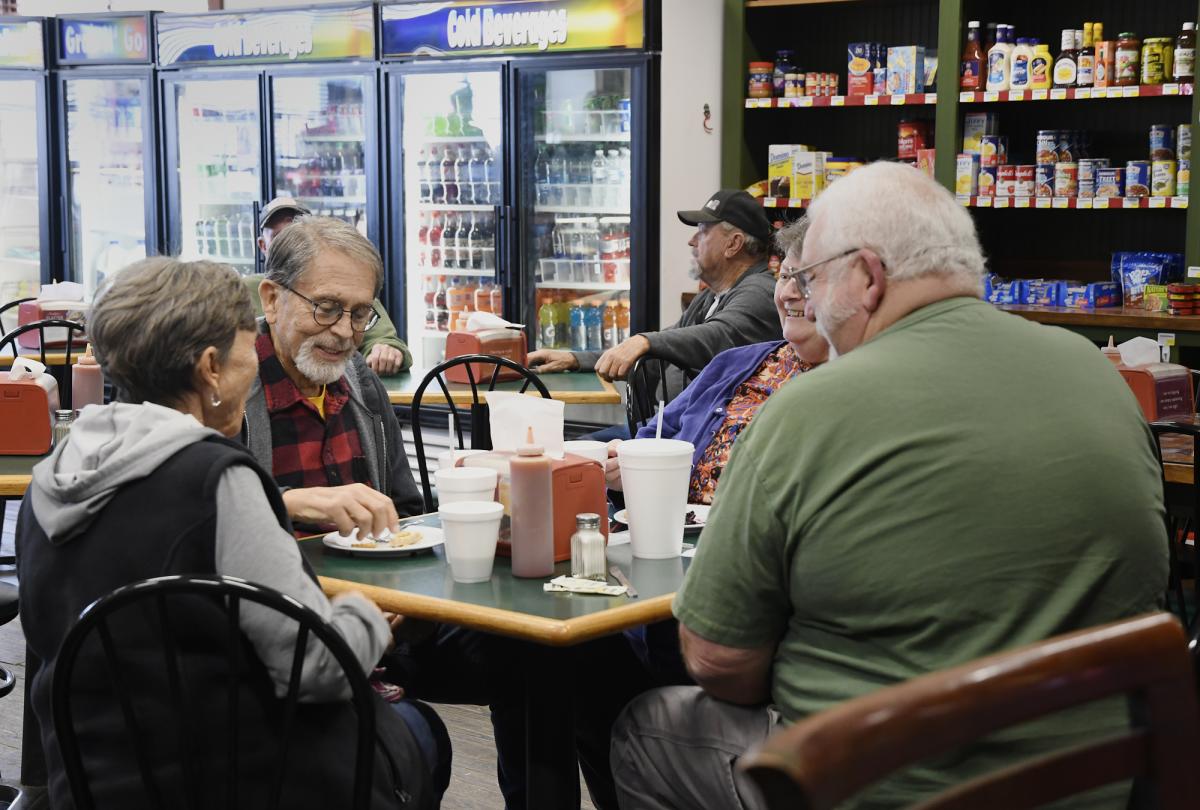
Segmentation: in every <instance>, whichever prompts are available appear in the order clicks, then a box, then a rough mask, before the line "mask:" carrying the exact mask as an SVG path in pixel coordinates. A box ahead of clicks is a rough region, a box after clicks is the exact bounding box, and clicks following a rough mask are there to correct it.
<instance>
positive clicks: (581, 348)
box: [570, 303, 588, 352]
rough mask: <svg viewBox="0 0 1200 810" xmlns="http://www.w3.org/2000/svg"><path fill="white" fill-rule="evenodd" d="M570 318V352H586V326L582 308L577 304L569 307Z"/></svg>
mask: <svg viewBox="0 0 1200 810" xmlns="http://www.w3.org/2000/svg"><path fill="white" fill-rule="evenodd" d="M570 317H571V351H573V352H586V351H587V347H588V345H587V324H586V323H585V322H584V312H583V307H582V306H580V305H579V304H577V303H572V304H571V305H570Z"/></svg>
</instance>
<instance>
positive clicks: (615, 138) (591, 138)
mask: <svg viewBox="0 0 1200 810" xmlns="http://www.w3.org/2000/svg"><path fill="white" fill-rule="evenodd" d="M533 139H534V140H535V141H537V142H538V143H630V137H629V133H628V132H613V133H610V134H608V135H604V134H600V133H597V134H595V135H587V134H584V135H559V134H556V133H553V132H551V133H549V134H548V135H535V136H534V137H533Z"/></svg>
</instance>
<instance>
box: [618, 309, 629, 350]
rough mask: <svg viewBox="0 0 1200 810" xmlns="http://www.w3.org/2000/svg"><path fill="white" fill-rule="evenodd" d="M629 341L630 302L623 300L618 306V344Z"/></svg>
mask: <svg viewBox="0 0 1200 810" xmlns="http://www.w3.org/2000/svg"><path fill="white" fill-rule="evenodd" d="M627 340H629V302H628V301H626V300H624V299H621V302H620V303H619V304H618V305H617V343H624V342H625V341H627Z"/></svg>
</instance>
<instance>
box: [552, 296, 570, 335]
mask: <svg viewBox="0 0 1200 810" xmlns="http://www.w3.org/2000/svg"><path fill="white" fill-rule="evenodd" d="M554 336H555V338H557V339H558V345H557V346H556V347H555V348H559V349H569V348H571V305H570V304H569V303H568V302H567V293H565V292H560V293H557V294H556V295H555V298H554Z"/></svg>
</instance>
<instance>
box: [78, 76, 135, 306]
mask: <svg viewBox="0 0 1200 810" xmlns="http://www.w3.org/2000/svg"><path fill="white" fill-rule="evenodd" d="M64 85H65V88H66V89H65V94H66V109H67V160H68V163H69V166H70V173H69V177H68V183H69V189H68V190H69V192H70V200H71V210H70V215H69V216H70V228H71V268H70V269H71V278H73V279H74V280H76V281H80V282H82V283H83V287H84V295H85V296H86V297H88V298H91V296H92V295H93V294H94V293H95V291H96V288H97V286H98V285H99V283H100V282H101V281H102V280H103V279H104V276H105V275H106V274H109V273H113V272H116V271H117V270H120V269H121V268H122V267H124V266H125V265H127V264H130V263H131V262H134V261H137V260H138V259H142V258H145V256H146V194H145V183H146V178H145V170H144V166H145V163H144V160H145V155H144V150H145V144H143V142H142V133H143V128H142V117H143V116H144V115H151V114H152V112H149V111H147V109H146V107H147V105H148V104H149V101H150V100H149V99H148V98H144V97H143V93H144V90H145V84H144V83H143V81H142V80H141V79H70V80H68V81H66V82H65V83H64Z"/></svg>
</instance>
